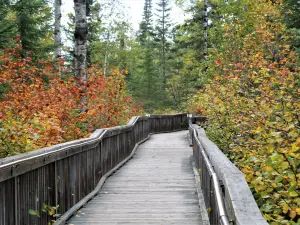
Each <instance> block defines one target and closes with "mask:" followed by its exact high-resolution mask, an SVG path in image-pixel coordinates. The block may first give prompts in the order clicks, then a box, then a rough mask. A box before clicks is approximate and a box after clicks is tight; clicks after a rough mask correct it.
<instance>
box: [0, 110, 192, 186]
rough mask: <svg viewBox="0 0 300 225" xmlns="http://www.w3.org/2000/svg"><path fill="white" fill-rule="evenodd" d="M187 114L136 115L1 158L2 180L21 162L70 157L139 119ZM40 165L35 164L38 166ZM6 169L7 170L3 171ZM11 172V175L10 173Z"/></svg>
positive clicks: (125, 129)
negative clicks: (122, 122)
mask: <svg viewBox="0 0 300 225" xmlns="http://www.w3.org/2000/svg"><path fill="white" fill-rule="evenodd" d="M184 115H187V114H184V113H181V114H174V115H172V114H170V115H147V116H134V117H132V118H131V119H130V120H129V121H128V123H127V125H123V126H115V127H109V128H104V129H98V130H96V131H94V132H93V133H92V134H91V135H90V137H88V138H84V139H80V140H74V141H69V142H65V143H62V144H57V145H53V146H50V147H45V148H41V149H38V150H34V151H30V152H27V153H22V154H19V155H15V156H10V157H7V158H3V159H0V172H1V173H0V182H1V181H3V180H6V179H9V178H11V177H13V176H15V175H13V171H10V172H9V171H8V169H12V170H13V169H16V168H17V167H18V166H19V165H20V164H26V163H27V164H29V162H31V161H32V163H35V162H34V161H35V160H39V161H41V160H42V161H43V163H40V164H41V165H40V166H42V165H46V164H49V163H51V162H53V161H55V160H57V156H56V155H58V154H59V158H60V159H62V158H65V157H69V156H70V155H72V154H76V153H77V152H78V150H76V151H74V152H73V153H71V152H69V153H68V151H69V150H72V149H75V148H76V147H81V146H86V145H91V144H97V143H99V142H100V141H101V139H103V138H106V137H108V136H113V135H116V134H118V133H122V132H126V131H128V130H130V129H132V128H133V127H134V125H135V124H136V123H137V122H138V121H143V120H148V119H150V118H166V117H175V116H184ZM63 152H66V153H65V154H62V153H63ZM40 166H37V165H36V166H35V167H36V168H38V167H40ZM4 170H5V172H3V171H4ZM9 173H11V175H9Z"/></svg>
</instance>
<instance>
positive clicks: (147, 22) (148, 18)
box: [138, 0, 153, 45]
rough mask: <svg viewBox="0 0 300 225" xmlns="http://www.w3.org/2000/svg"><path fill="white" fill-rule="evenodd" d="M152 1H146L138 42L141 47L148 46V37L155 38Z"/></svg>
mask: <svg viewBox="0 0 300 225" xmlns="http://www.w3.org/2000/svg"><path fill="white" fill-rule="evenodd" d="M152 16H153V15H152V0H145V5H144V11H143V19H142V22H141V23H140V30H139V35H138V40H139V42H140V44H141V45H146V40H147V36H148V35H150V36H153V21H152Z"/></svg>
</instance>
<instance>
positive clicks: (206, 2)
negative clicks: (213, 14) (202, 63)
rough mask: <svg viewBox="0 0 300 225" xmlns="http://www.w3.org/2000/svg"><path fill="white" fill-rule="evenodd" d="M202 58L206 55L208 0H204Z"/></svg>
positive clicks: (205, 57)
mask: <svg viewBox="0 0 300 225" xmlns="http://www.w3.org/2000/svg"><path fill="white" fill-rule="evenodd" d="M203 13H204V21H203V22H204V60H206V59H207V57H208V43H207V42H208V38H207V36H208V35H207V30H208V0H204V12H203Z"/></svg>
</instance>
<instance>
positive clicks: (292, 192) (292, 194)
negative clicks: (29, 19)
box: [289, 191, 298, 197]
mask: <svg viewBox="0 0 300 225" xmlns="http://www.w3.org/2000/svg"><path fill="white" fill-rule="evenodd" d="M289 195H290V196H291V197H297V196H298V193H297V192H296V191H291V192H290V193H289Z"/></svg>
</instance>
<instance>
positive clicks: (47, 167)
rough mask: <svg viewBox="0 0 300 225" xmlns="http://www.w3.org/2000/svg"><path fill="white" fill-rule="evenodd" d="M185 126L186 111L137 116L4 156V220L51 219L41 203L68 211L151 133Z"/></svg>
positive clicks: (0, 189)
mask: <svg viewBox="0 0 300 225" xmlns="http://www.w3.org/2000/svg"><path fill="white" fill-rule="evenodd" d="M187 128H188V117H187V114H175V115H148V116H142V117H133V118H132V119H131V120H130V121H129V123H128V124H127V125H125V126H118V127H112V128H107V129H100V130H96V131H95V132H94V133H93V134H92V135H91V136H90V137H89V138H86V139H82V140H76V141H72V142H68V143H64V144H59V145H55V146H51V147H47V148H43V149H40V150H36V151H32V152H29V153H25V154H20V155H17V156H13V157H8V158H5V159H1V160H0V225H4V224H5V225H16V224H18V225H28V224H30V225H45V224H47V223H48V222H49V221H50V220H51V219H53V218H51V217H50V216H49V215H47V214H46V213H44V214H43V213H41V209H42V207H43V204H46V205H49V206H57V205H59V208H58V213H59V214H63V213H65V212H67V211H68V210H69V209H70V208H72V207H73V206H74V205H75V204H76V203H78V202H79V201H81V200H82V199H83V198H85V196H87V195H88V194H89V193H91V192H92V191H93V190H95V188H96V187H97V185H98V184H99V182H100V180H101V179H102V178H103V177H104V176H105V175H107V174H108V173H109V172H111V171H112V170H113V169H114V168H115V167H116V166H117V165H118V164H120V163H121V162H122V161H123V160H125V159H126V158H127V157H128V156H130V154H132V151H133V149H134V148H135V146H136V144H137V143H139V142H141V141H143V140H145V139H146V138H147V137H148V136H149V134H151V133H159V132H170V131H176V130H182V129H187ZM102 180H103V179H102ZM29 210H37V211H39V212H40V217H35V216H32V215H30V214H29Z"/></svg>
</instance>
